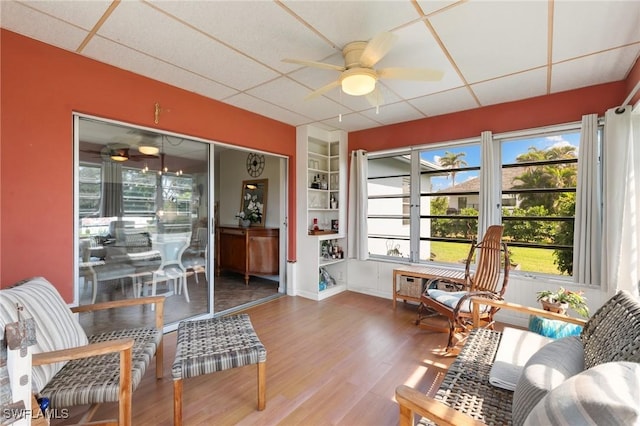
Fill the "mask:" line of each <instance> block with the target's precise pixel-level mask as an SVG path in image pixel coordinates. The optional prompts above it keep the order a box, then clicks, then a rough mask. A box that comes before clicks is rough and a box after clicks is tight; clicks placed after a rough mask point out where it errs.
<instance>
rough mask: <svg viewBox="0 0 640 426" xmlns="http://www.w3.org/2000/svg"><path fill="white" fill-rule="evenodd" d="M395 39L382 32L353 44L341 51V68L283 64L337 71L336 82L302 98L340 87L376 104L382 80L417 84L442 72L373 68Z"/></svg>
mask: <svg viewBox="0 0 640 426" xmlns="http://www.w3.org/2000/svg"><path fill="white" fill-rule="evenodd" d="M396 38H397V36H396V35H395V34H392V33H389V32H384V33H380V34H378V35H377V36H375V37H374V38H372V39H371V40H369V42H366V41H353V42H351V43H348V44H347V45H346V46H345V47H344V48H343V49H342V56H343V57H344V66H339V65H333V64H328V63H325V62H315V61H307V60H302V59H283V60H282V61H283V62H288V63H291V64H298V65H304V66H308V67H314V68H323V69H329V70H335V71H340V76H339V77H338V79H337V80H335V81H333V82H331V83H329V84H327V85H326V86H323V87H321V88H319V89H317V90H314V91H313V92H311V93H310V94H308V95H307V96H306V97H305V99H312V98H315V97H317V96H320V95H323V94H325V93H327V92H328V91H330V90H332V89H334V88H336V87H338V86H341V87H342V91H343V92H345V93H346V94H348V95H352V96H363V95H366V96H367V99H368V100H369V102H370V103H371V104H373V105H379V104H380V102H381V98H382V96H381V94H380V90H379V89H378V87H377V85H376V82H377V81H378V80H381V79H402V80H418V81H438V80H440V79H441V78H442V76H443V75H444V73H443V72H442V71H439V70H434V69H427V68H382V69H378V70H376V69H374V68H373V66H374V65H375V64H376V63H378V62H379V61H380V60H381V59H382V58H383V57H384V56H385V55H386V54H387V53H388V52H389V50H391V47H393V44H394V43H395V40H396Z"/></svg>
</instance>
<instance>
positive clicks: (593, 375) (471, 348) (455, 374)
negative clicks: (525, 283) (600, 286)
mask: <svg viewBox="0 0 640 426" xmlns="http://www.w3.org/2000/svg"><path fill="white" fill-rule="evenodd" d="M473 302H474V306H476V307H477V306H478V305H485V304H491V305H493V306H497V307H500V308H503V309H515V310H517V311H520V312H525V313H529V314H532V315H539V316H543V317H547V318H551V319H557V320H563V319H565V318H567V317H564V316H562V315H558V314H553V313H550V312H547V311H543V310H540V309H535V308H527V307H523V306H520V305H515V304H512V303H508V302H504V301H489V300H487V299H482V298H474V299H473ZM503 334H506V333H502V332H499V331H494V330H488V329H483V328H477V329H474V330H473V331H472V332H471V333H470V335H469V338H468V339H467V341H466V343H465V345H464V347H463V348H462V349H461V351H460V353H459V354H458V356H457V358H456V360H455V361H454V362H453V363H452V364H451V366H450V367H449V369H448V370H447V374H446V375H445V377H444V379H443V381H442V383H441V384H440V386H439V388H438V390H437V392H436V393H435V396H434V397H433V398H431V397H429V396H427V395H424V394H423V393H422V392H420V391H418V390H416V389H412V388H410V387H408V386H404V385H401V386H399V387H398V388H397V389H396V400H397V402H398V404H399V406H400V424H401V425H402V426H406V425H412V424H413V421H414V413H416V414H418V415H420V416H422V417H423V418H422V420H421V424H425V425H426V424H438V425H464V424H474V425H480V424H513V425H541V424H549V425H556V424H571V425H582V424H584V425H587V424H591V425H593V424H598V425H600V424H607V425H634V424H635V425H638V424H640V301H638V300H637V299H635V298H634V297H632V296H631V295H630V294H629V293H627V292H624V291H621V292H619V293H617V294H616V295H615V296H613V297H612V298H611V299H609V300H608V301H607V302H606V303H605V304H604V305H603V306H602V307H601V308H600V309H598V310H597V312H596V313H595V314H594V315H593V316H592V317H591V318H590V319H589V320H588V321H586V322H585V323H584V327H583V329H582V332H581V334H580V335H579V336H570V337H564V338H561V339H557V340H553V341H551V342H550V343H547V344H544V345H542V347H541V348H540V349H539V350H538V351H536V352H535V353H534V354H533V355H532V356H531V357H530V358H528V360H526V362H525V363H524V366H523V367H522V370H521V372H520V373H519V376H518V378H517V381H516V385H515V390H514V391H509V390H506V389H502V388H499V387H496V386H494V385H492V384H491V383H490V375H491V370H492V366H493V363H494V360H495V357H496V353H497V352H498V350H499V347H500V345H501V338H502V337H503Z"/></svg>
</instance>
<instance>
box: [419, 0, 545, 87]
mask: <svg viewBox="0 0 640 426" xmlns="http://www.w3.org/2000/svg"><path fill="white" fill-rule="evenodd" d="M430 21H431V23H432V24H433V26H434V28H435V30H436V32H437V33H438V35H439V36H440V38H441V39H442V41H443V43H444V47H445V48H446V49H447V50H448V51H449V53H450V54H451V56H452V57H453V60H454V62H455V63H456V64H457V65H458V67H459V68H460V71H461V72H462V74H463V76H464V78H465V79H466V80H467V82H468V83H476V82H478V81H483V80H487V79H490V78H495V77H499V76H503V75H507V74H512V73H515V72H518V71H523V70H527V69H531V68H535V67H539V66H542V65H545V64H546V62H547V2H543V1H530V2H523V1H514V2H487V1H469V2H466V3H464V4H461V5H459V6H456V7H453V8H451V9H449V10H447V11H446V12H445V13H441V14H436V15H434V17H433V18H431V20H430Z"/></svg>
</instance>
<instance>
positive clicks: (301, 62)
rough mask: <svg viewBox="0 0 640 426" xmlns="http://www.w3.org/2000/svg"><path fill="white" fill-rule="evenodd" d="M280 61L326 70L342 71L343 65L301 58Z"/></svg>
mask: <svg viewBox="0 0 640 426" xmlns="http://www.w3.org/2000/svg"><path fill="white" fill-rule="evenodd" d="M282 62H286V63H289V64H298V65H304V66H305V67H314V68H324V69H326V70H333V71H344V67H343V66H340V65H333V64H327V63H325V62H316V61H305V60H303V59H283V60H282Z"/></svg>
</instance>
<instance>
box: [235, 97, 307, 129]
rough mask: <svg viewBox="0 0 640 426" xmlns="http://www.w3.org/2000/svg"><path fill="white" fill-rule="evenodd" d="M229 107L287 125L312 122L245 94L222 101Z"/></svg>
mask: <svg viewBox="0 0 640 426" xmlns="http://www.w3.org/2000/svg"><path fill="white" fill-rule="evenodd" d="M224 102H225V103H227V104H229V105H233V106H236V107H238V108H242V109H245V110H248V111H253V112H255V113H256V114H260V115H263V116H265V117H269V118H272V119H274V120H278V121H281V122H283V123H289V124H292V125H294V126H301V125H303V124H305V123H309V122H310V121H313V120H311V119H309V118H308V117H304V116H302V115H300V114H296V113H295V112H292V111H289V110H286V109H284V108H280V107H279V106H277V105H274V104H271V103H268V102H265V101H263V100H262V99H258V98H256V97H254V96H250V95H247V94H245V93H239V94H237V95H234V96H231V97H230V98H227V99H225V100H224Z"/></svg>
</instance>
